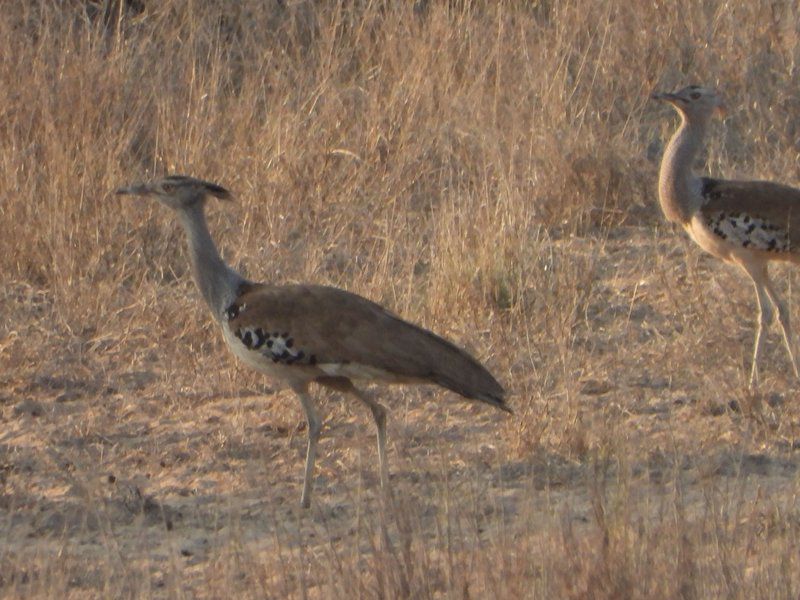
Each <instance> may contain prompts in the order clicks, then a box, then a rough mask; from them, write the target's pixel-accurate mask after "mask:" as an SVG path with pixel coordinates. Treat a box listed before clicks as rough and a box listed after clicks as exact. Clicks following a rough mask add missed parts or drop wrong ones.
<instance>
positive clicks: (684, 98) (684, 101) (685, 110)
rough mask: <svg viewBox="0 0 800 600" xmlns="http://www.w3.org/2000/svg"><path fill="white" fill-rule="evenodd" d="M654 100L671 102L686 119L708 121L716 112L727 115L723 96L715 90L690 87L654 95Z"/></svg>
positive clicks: (696, 86) (695, 86)
mask: <svg viewBox="0 0 800 600" xmlns="http://www.w3.org/2000/svg"><path fill="white" fill-rule="evenodd" d="M652 98H653V99H654V100H662V101H664V102H669V103H670V104H672V106H674V107H675V110H677V111H678V112H679V113H680V114H681V115H682V116H683V117H684V118H686V119H689V120H692V121H694V120H702V121H706V120H708V119H710V118H711V115H713V114H714V111H718V112H719V113H721V114H722V115H724V114H725V104H724V102H723V101H722V96H721V95H720V94H719V92H717V90H715V89H714V88H707V87H702V86H699V85H690V86H687V87H685V88H683V89H682V90H678V91H677V92H662V93H658V94H653V95H652Z"/></svg>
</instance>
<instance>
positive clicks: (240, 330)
mask: <svg viewBox="0 0 800 600" xmlns="http://www.w3.org/2000/svg"><path fill="white" fill-rule="evenodd" d="M226 315H227V324H228V326H229V327H230V329H231V331H232V332H233V333H234V335H236V336H237V337H238V338H239V339H240V340H242V342H243V343H244V344H245V345H246V346H247V347H248V348H250V349H259V350H260V351H261V352H263V353H264V354H265V356H267V357H268V358H271V359H272V360H273V361H275V362H282V363H284V364H289V365H291V364H299V365H305V366H316V367H317V368H318V369H320V370H321V375H323V374H327V375H332V376H344V377H354V378H357V377H358V375H359V373H363V374H364V376H366V377H374V378H381V376H380V375H381V374H385V375H388V376H389V377H387V378H394V379H395V380H397V381H403V380H407V381H409V380H410V381H414V380H418V381H428V382H432V383H437V384H439V385H442V386H444V387H446V388H448V389H451V390H453V391H455V392H457V393H459V394H461V395H462V396H465V397H467V398H472V399H476V400H481V401H484V402H488V403H489V404H493V405H495V406H497V407H499V408H502V409H504V410H508V408H507V407H506V405H505V403H504V396H505V392H504V390H503V388H502V386H501V385H500V384H499V383H498V382H497V380H495V378H494V377H493V376H492V375H491V374H490V373H489V372H488V371H487V370H486V369H485V368H484V367H483V366H482V365H481V364H480V363H479V362H478V361H477V360H475V359H474V358H472V356H470V355H469V354H468V353H466V352H465V351H464V350H461V349H460V348H458V347H457V346H455V345H454V344H452V343H450V342H448V341H447V340H445V339H443V338H441V337H439V336H437V335H435V334H434V333H432V332H430V331H428V330H426V329H423V328H421V327H417V326H416V325H413V324H411V323H408V322H407V321H404V320H402V319H401V318H399V317H397V316H396V315H394V314H392V313H391V312H389V311H387V310H386V309H384V308H382V307H381V306H379V305H378V304H375V303H374V302H371V301H370V300H367V299H366V298H362V297H361V296H358V295H356V294H352V293H350V292H346V291H344V290H341V289H338V288H333V287H326V286H317V285H291V286H271V285H260V284H248V285H245V286H243V289H242V290H241V292H240V294H239V296H238V297H237V299H236V300H235V301H234V302H233V304H231V306H230V307H228V309H227V311H226Z"/></svg>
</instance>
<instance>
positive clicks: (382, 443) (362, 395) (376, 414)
mask: <svg viewBox="0 0 800 600" xmlns="http://www.w3.org/2000/svg"><path fill="white" fill-rule="evenodd" d="M350 391H351V392H352V393H353V395H355V396H356V397H357V398H358V399H359V400H361V401H362V402H363V403H364V404H366V405H367V406H369V408H370V410H371V411H372V417H373V418H374V419H375V426H376V427H377V428H378V464H379V467H380V470H381V487H382V488H383V489H384V490H386V491H388V490H389V466H388V464H387V462H386V407H385V406H383V405H382V404H380V403H379V402H376V401H375V400H373V399H372V397H371V396H370V395H369V393H368V392H364V391H362V390H359V389H358V388H357V387H355V386H353V387H352V388H351V390H350Z"/></svg>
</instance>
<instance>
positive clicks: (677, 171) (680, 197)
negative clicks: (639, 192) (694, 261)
mask: <svg viewBox="0 0 800 600" xmlns="http://www.w3.org/2000/svg"><path fill="white" fill-rule="evenodd" d="M705 133H706V122H705V121H703V120H690V119H688V118H687V117H686V116H685V115H684V114H683V113H681V125H680V127H679V128H678V131H676V132H675V135H673V136H672V139H670V141H669V144H667V148H666V149H665V150H664V156H663V158H662V159H661V173H660V175H659V179H658V199H659V202H660V203H661V210H663V211H664V215H665V216H666V217H667V219H669V220H670V221H673V222H675V223H680V224H683V225H685V224H687V223H689V221H691V219H692V214H693V213H694V211H695V210H697V209H698V208H699V203H700V201H701V198H700V197H699V196H698V192H697V190H698V189H699V185H698V178H697V177H696V176H695V175H694V174H693V173H692V163H693V162H694V159H695V156H696V155H697V151H698V150H699V149H700V147H701V145H702V143H703V138H704V137H705ZM695 196H697V197H695Z"/></svg>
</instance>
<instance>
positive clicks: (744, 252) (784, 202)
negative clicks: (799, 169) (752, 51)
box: [654, 86, 800, 387]
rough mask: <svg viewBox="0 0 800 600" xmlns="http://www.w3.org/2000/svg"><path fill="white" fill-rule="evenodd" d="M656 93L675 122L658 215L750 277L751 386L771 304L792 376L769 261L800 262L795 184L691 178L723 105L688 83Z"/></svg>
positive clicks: (784, 314)
mask: <svg viewBox="0 0 800 600" xmlns="http://www.w3.org/2000/svg"><path fill="white" fill-rule="evenodd" d="M654 98H656V99H659V100H664V101H667V102H669V103H670V104H672V106H673V107H674V108H675V109H676V110H677V111H678V114H680V116H681V125H680V127H679V128H678V130H677V131H676V132H675V134H674V135H673V136H672V139H671V140H670V142H669V144H668V145H667V148H666V149H665V151H664V157H663V159H662V161H661V170H660V173H659V182H658V191H659V203H660V204H661V208H662V210H663V212H664V215H665V216H666V217H667V218H668V219H669V220H670V221H673V222H676V223H679V224H680V225H682V226H683V227H684V229H686V231H687V232H688V233H689V235H690V236H691V237H692V239H693V240H694V241H695V242H697V244H698V245H699V246H700V247H701V248H703V249H704V250H706V251H707V252H709V253H710V254H712V255H714V256H716V257H718V258H720V259H722V260H724V261H727V262H731V263H733V264H736V265H738V266H740V267H741V268H742V269H744V271H745V272H746V273H747V274H748V275H749V276H750V279H751V280H752V282H753V285H754V287H755V290H756V298H757V302H758V315H759V316H758V326H757V329H756V336H755V344H754V348H753V362H752V368H751V372H750V385H751V387H752V386H753V385H755V384H756V383H757V381H758V357H759V354H760V353H761V348H762V346H763V343H764V336H763V335H762V333H763V330H764V329H765V328H766V327H767V326H768V325H769V323H770V321H771V320H772V306H774V307H775V308H776V309H777V313H778V322H779V324H780V327H781V331H782V333H783V340H784V345H785V347H786V350H787V352H788V354H789V359H790V361H791V364H792V369H793V370H794V373H795V376H796V377H800V374H799V373H798V368H797V362H796V360H795V352H794V348H793V345H792V332H791V326H790V320H789V312H788V309H787V307H786V305H785V304H784V303H783V302H782V301H781V300H780V298H779V297H778V294H777V292H776V291H775V289H774V287H773V285H772V282H771V281H770V278H769V273H768V264H769V261H773V260H781V261H791V262H800V253H798V249H797V248H798V246H797V245H796V244H794V243H793V242H794V240H797V239H799V238H800V190H798V189H796V188H793V187H790V186H787V185H782V184H778V183H773V182H770V181H730V180H724V179H715V178H710V177H697V176H696V175H695V174H694V173H693V172H692V163H693V161H694V158H695V156H696V154H697V151H698V149H699V148H700V146H701V144H702V141H703V137H704V135H705V131H706V128H707V125H708V122H709V121H710V119H711V116H712V114H713V112H714V111H715V110H716V109H718V108H720V107H721V106H722V100H721V98H720V96H719V94H717V92H716V91H715V90H712V89H709V88H703V87H699V86H689V87H686V88H684V89H682V90H680V91H678V92H675V93H664V94H656V95H654Z"/></svg>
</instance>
